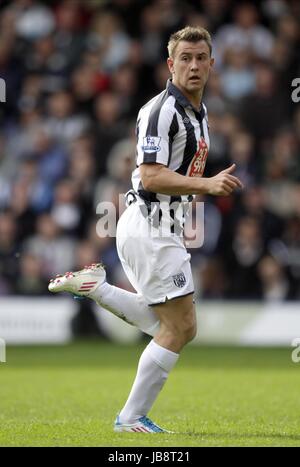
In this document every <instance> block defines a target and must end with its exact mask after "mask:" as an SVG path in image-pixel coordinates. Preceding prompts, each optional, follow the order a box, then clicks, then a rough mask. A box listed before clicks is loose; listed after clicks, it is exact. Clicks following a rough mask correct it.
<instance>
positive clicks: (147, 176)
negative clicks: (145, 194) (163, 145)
mask: <svg viewBox="0 0 300 467" xmlns="http://www.w3.org/2000/svg"><path fill="white" fill-rule="evenodd" d="M163 167H164V166H163V165H160V164H149V165H146V164H142V165H141V166H140V175H141V182H142V185H143V187H144V190H146V191H152V192H154V193H156V192H157V190H158V188H159V180H160V175H161V171H162V169H163Z"/></svg>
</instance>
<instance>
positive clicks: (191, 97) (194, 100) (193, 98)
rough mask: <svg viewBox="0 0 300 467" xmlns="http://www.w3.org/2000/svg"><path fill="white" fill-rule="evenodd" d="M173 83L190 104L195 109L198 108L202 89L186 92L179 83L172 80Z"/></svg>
mask: <svg viewBox="0 0 300 467" xmlns="http://www.w3.org/2000/svg"><path fill="white" fill-rule="evenodd" d="M173 84H174V85H175V86H176V87H177V88H178V89H179V90H180V91H181V92H182V94H183V95H184V97H186V98H187V100H188V101H189V102H190V103H191V104H192V106H193V107H195V109H197V110H200V106H201V102H202V95H203V89H201V90H200V91H197V92H195V93H190V92H188V91H187V90H186V89H185V88H183V87H181V86H180V85H179V84H177V83H176V82H174V81H173Z"/></svg>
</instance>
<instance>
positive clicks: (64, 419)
mask: <svg viewBox="0 0 300 467" xmlns="http://www.w3.org/2000/svg"><path fill="white" fill-rule="evenodd" d="M144 347H145V344H141V345H138V346H136V345H135V346H119V345H114V344H109V343H106V342H102V341H96V342H95V341H93V342H75V343H73V344H70V345H68V346H55V347H34V346H32V347H8V349H7V363H0V445H1V446H155V447H160V446H173V447H174V446H178V447H180V446H299V445H300V418H299V413H300V410H299V409H300V398H299V387H300V363H299V364H295V363H292V361H291V349H250V348H221V347H218V348H217V347H211V348H209V347H194V346H192V345H190V346H188V347H187V348H186V349H185V350H184V352H183V353H182V355H181V358H180V359H179V361H178V364H177V365H176V367H175V369H174V370H173V372H172V373H171V375H170V377H169V380H168V382H167V384H166V386H165V387H164V389H163V391H162V393H161V394H160V396H159V398H158V400H157V401H156V403H155V405H154V407H153V409H152V411H151V413H150V416H151V418H152V419H153V420H154V421H156V422H157V423H158V424H160V425H162V426H163V427H166V428H168V429H170V430H174V431H176V432H177V434H172V435H167V434H162V435H160V434H156V435H155V434H154V435H143V434H131V433H119V434H118V433H114V432H113V430H112V424H113V421H114V419H115V416H116V413H117V412H118V410H119V409H120V408H121V407H122V405H123V404H124V402H125V400H126V398H127V395H128V393H129V390H130V387H131V384H132V382H133V379H134V376H135V371H136V366H137V362H138V359H139V355H140V354H141V352H142V350H143V348H144Z"/></svg>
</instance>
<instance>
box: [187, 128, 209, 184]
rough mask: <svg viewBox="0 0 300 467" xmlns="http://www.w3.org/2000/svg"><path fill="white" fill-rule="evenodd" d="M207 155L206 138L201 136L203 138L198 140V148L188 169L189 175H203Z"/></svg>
mask: <svg viewBox="0 0 300 467" xmlns="http://www.w3.org/2000/svg"><path fill="white" fill-rule="evenodd" d="M207 155H208V147H207V144H206V141H205V139H204V138H203V137H201V139H200V140H199V141H198V150H197V152H196V153H195V155H194V157H193V159H192V161H191V163H190V165H189V168H188V171H187V175H188V177H202V175H203V172H204V169H205V164H206V159H207Z"/></svg>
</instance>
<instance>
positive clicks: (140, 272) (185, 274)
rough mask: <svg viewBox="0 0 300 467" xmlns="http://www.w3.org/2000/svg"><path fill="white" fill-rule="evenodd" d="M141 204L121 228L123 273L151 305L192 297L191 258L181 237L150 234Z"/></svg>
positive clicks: (127, 214)
mask: <svg viewBox="0 0 300 467" xmlns="http://www.w3.org/2000/svg"><path fill="white" fill-rule="evenodd" d="M140 206H141V203H140V202H139V201H137V202H135V203H132V204H131V205H130V206H129V207H128V208H127V209H126V210H125V211H124V213H123V214H122V216H121V217H120V219H119V222H118V226H117V235H116V240H117V250H118V255H119V258H120V261H121V263H122V266H123V269H124V271H125V273H126V275H127V277H128V279H129V281H130V282H131V284H132V286H133V287H134V288H135V290H136V291H137V292H138V293H140V294H141V295H143V297H144V298H145V301H146V302H147V304H148V305H158V304H160V303H164V302H165V301H166V300H167V299H168V300H171V299H173V298H177V297H183V296H185V295H189V294H192V293H193V292H194V283H193V277H192V271H191V264H190V258H191V255H190V254H189V253H188V252H187V251H186V248H185V246H184V242H183V238H182V237H180V236H178V235H171V234H170V236H163V237H162V236H153V235H150V234H149V219H148V218H147V217H145V216H144V215H143V214H142V212H141V209H140Z"/></svg>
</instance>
